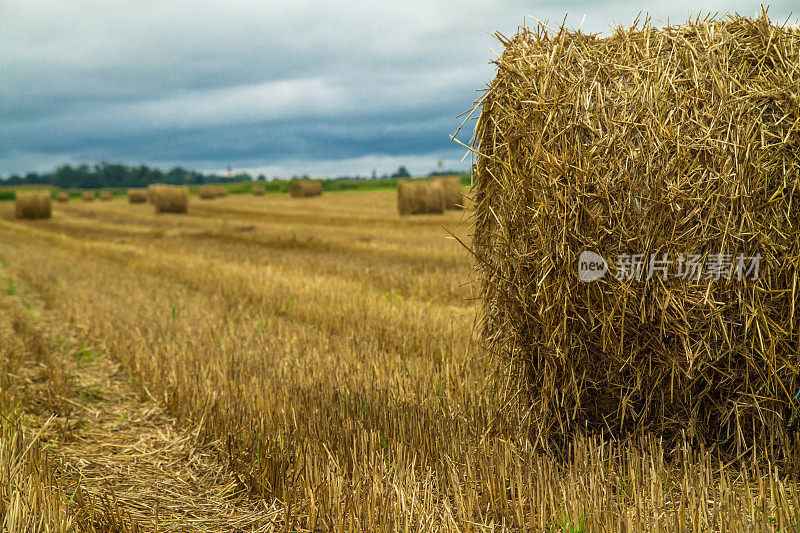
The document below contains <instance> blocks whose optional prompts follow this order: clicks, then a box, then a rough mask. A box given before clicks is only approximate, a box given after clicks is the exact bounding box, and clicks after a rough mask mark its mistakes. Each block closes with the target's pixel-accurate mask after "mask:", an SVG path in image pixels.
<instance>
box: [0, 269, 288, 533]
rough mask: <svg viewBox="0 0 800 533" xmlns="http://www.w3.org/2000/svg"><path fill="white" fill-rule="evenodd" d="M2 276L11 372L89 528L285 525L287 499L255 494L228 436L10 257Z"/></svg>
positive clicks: (32, 424)
mask: <svg viewBox="0 0 800 533" xmlns="http://www.w3.org/2000/svg"><path fill="white" fill-rule="evenodd" d="M0 280H2V281H3V284H4V287H3V288H2V289H3V290H2V291H0V316H3V317H5V318H6V319H7V323H6V326H7V327H6V330H8V331H6V336H10V338H12V340H13V341H14V346H17V348H16V349H15V350H14V351H16V352H18V353H16V354H14V355H15V356H16V357H19V358H20V361H22V362H21V363H20V365H19V368H18V369H17V371H16V372H15V373H14V374H13V375H10V376H9V378H10V379H11V387H12V391H14V392H15V396H16V397H17V398H19V399H20V402H19V404H20V407H21V409H22V410H23V411H24V415H23V417H22V423H23V426H24V427H25V428H27V429H26V431H25V433H26V434H30V435H31V436H32V435H38V439H39V443H40V444H41V445H42V446H43V447H44V449H46V450H48V454H49V455H50V457H51V458H52V459H53V461H52V463H53V464H56V465H58V467H57V468H56V469H55V470H56V471H55V474H56V476H57V477H58V478H59V479H60V481H61V482H62V483H63V487H64V495H65V496H64V497H65V498H66V497H68V498H69V508H70V510H71V511H72V512H74V513H75V517H74V518H75V520H74V522H75V523H77V524H83V527H82V528H80V529H84V528H88V530H94V531H108V530H114V531H176V532H177V531H250V532H269V531H274V530H276V529H278V528H280V524H281V522H282V518H283V513H284V510H283V509H282V507H281V506H280V505H279V503H278V502H277V501H275V502H267V501H264V500H259V499H255V498H252V497H251V496H250V494H249V491H248V489H247V487H246V485H245V484H244V483H243V480H242V479H241V478H240V477H239V476H238V475H237V473H236V471H235V469H234V468H233V467H232V466H231V465H230V464H229V463H228V461H227V460H226V457H225V453H224V446H222V444H221V443H218V442H203V440H204V439H203V438H202V437H203V436H202V435H200V434H199V433H198V430H197V429H194V428H186V427H182V426H181V424H180V423H179V422H178V421H176V420H175V419H174V418H173V417H172V416H170V415H169V413H167V412H166V411H165V410H164V409H163V408H162V407H161V404H160V402H159V401H158V400H157V399H155V398H153V397H152V396H151V395H150V393H149V392H148V391H147V389H146V388H145V387H144V386H137V385H136V384H135V383H134V381H135V380H134V379H133V378H132V376H130V375H129V374H128V373H127V372H126V371H125V369H123V368H122V367H121V366H120V365H119V364H117V362H116V361H114V360H112V359H111V358H110V357H109V356H108V355H107V354H106V353H105V349H104V346H103V344H102V342H98V341H93V340H91V339H87V338H86V336H85V335H84V334H82V332H80V331H78V330H77V329H76V328H70V327H67V326H65V325H63V324H61V323H59V321H58V320H56V318H55V317H52V316H49V315H48V312H47V310H46V309H43V306H42V305H41V303H40V302H39V300H38V299H37V297H36V295H35V294H32V293H30V292H29V291H27V290H26V288H25V286H24V285H23V284H22V283H21V282H19V281H18V280H17V279H16V278H15V277H14V275H13V273H11V272H9V271H8V269H6V268H4V267H2V266H0ZM199 426H200V425H198V426H197V427H199Z"/></svg>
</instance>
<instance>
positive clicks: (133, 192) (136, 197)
mask: <svg viewBox="0 0 800 533" xmlns="http://www.w3.org/2000/svg"><path fill="white" fill-rule="evenodd" d="M128 202H130V203H132V204H143V203H145V202H147V189H128Z"/></svg>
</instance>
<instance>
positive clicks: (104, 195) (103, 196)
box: [100, 191, 114, 202]
mask: <svg viewBox="0 0 800 533" xmlns="http://www.w3.org/2000/svg"><path fill="white" fill-rule="evenodd" d="M113 199H114V193H112V192H111V191H101V192H100V200H102V201H104V202H107V201H109V200H113Z"/></svg>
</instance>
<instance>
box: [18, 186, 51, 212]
mask: <svg viewBox="0 0 800 533" xmlns="http://www.w3.org/2000/svg"><path fill="white" fill-rule="evenodd" d="M15 196H16V201H15V202H14V214H15V216H16V217H17V218H50V211H51V206H52V203H51V198H50V192H48V191H27V192H17V193H16V195H15Z"/></svg>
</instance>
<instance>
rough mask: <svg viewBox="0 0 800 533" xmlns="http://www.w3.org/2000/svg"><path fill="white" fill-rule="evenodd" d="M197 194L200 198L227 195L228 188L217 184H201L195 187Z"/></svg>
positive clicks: (210, 198)
mask: <svg viewBox="0 0 800 533" xmlns="http://www.w3.org/2000/svg"><path fill="white" fill-rule="evenodd" d="M197 196H198V198H200V199H201V200H213V199H214V198H222V197H224V196H228V189H227V188H225V187H222V186H218V185H201V186H199V187H198V188H197Z"/></svg>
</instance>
